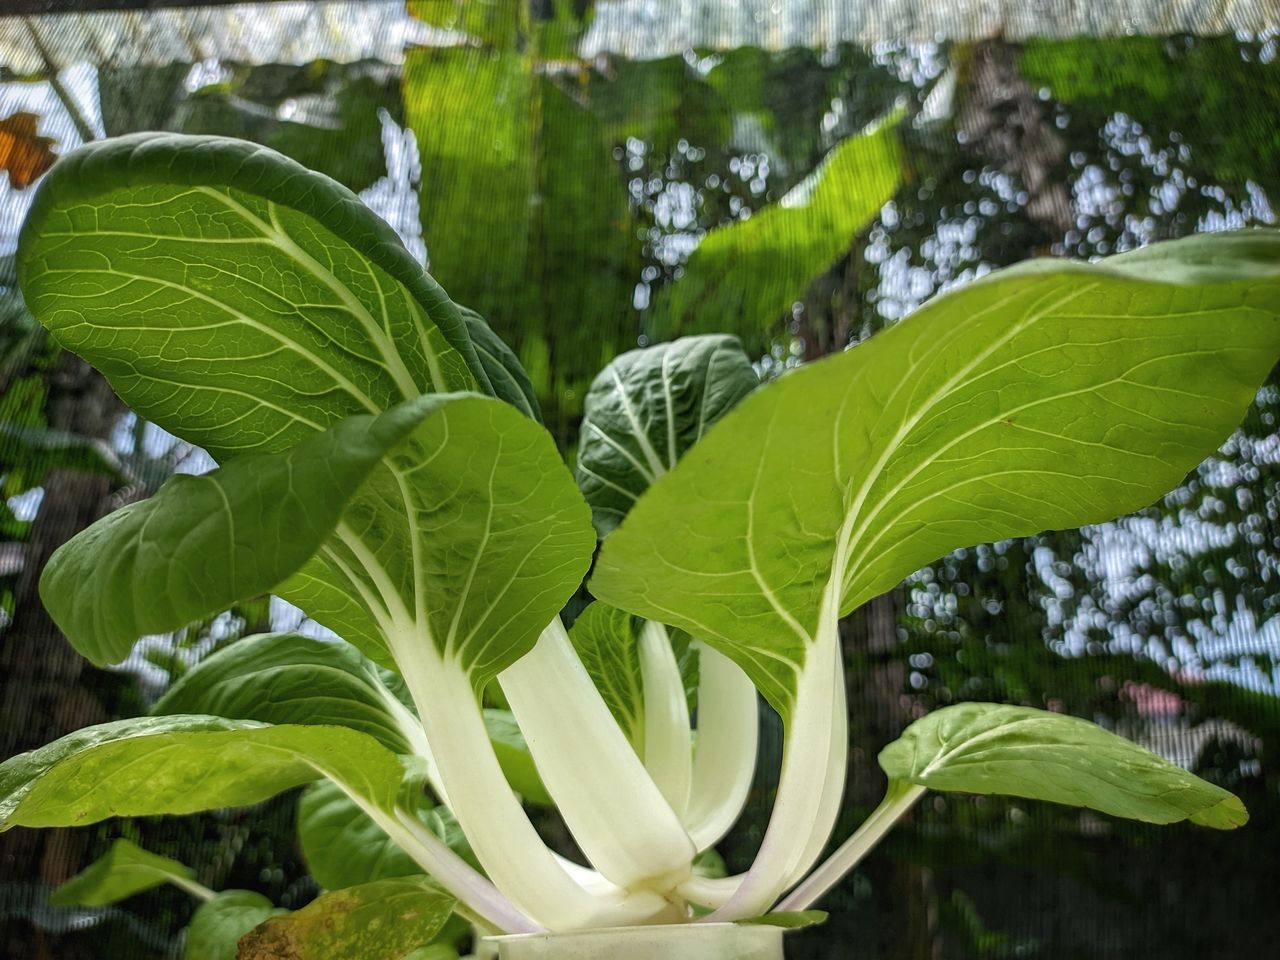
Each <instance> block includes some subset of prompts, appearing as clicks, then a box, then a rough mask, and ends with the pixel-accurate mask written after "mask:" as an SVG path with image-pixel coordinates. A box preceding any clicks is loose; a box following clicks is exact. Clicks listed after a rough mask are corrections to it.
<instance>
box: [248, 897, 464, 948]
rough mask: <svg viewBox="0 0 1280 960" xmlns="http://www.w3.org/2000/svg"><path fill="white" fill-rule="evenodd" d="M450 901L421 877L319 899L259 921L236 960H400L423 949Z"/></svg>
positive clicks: (448, 910)
mask: <svg viewBox="0 0 1280 960" xmlns="http://www.w3.org/2000/svg"><path fill="white" fill-rule="evenodd" d="M453 905H454V899H453V898H452V897H451V896H449V895H448V894H447V893H445V892H444V891H443V890H441V889H440V888H439V887H437V886H435V885H434V884H433V883H431V882H430V881H429V880H427V879H426V878H425V877H397V878H394V879H388V880H376V881H374V882H373V883H366V884H362V885H360V886H358V887H348V888H347V889H345V890H335V891H333V892H331V893H324V894H321V895H320V896H319V897H317V898H316V899H315V900H313V901H312V902H311V903H309V904H307V905H306V906H305V907H303V908H302V909H301V910H298V911H295V912H293V913H287V914H281V915H277V916H274V917H271V918H270V919H268V920H266V921H264V922H263V923H262V924H261V925H260V926H258V927H257V928H256V929H254V930H253V931H252V932H251V933H248V934H246V935H245V936H244V937H243V938H241V940H240V950H239V952H238V954H237V955H236V956H237V960H280V958H284V957H288V958H290V960H348V958H356V957H358V958H359V960H401V958H402V957H404V955H405V954H406V953H408V952H409V951H410V950H416V949H418V948H420V947H425V946H427V945H428V944H430V943H431V941H432V940H434V939H435V937H436V935H437V934H438V933H439V932H440V930H441V928H442V927H443V926H444V924H445V921H446V920H448V919H449V914H450V913H451V912H452V910H453Z"/></svg>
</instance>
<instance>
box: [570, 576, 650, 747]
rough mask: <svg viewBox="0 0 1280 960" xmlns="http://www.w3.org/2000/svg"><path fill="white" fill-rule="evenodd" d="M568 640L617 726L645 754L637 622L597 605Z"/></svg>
mask: <svg viewBox="0 0 1280 960" xmlns="http://www.w3.org/2000/svg"><path fill="white" fill-rule="evenodd" d="M569 639H570V640H571V641H572V642H573V648H574V650H575V651H577V654H578V659H580V660H581V661H582V665H583V666H584V667H586V670H587V673H588V674H589V675H590V677H591V682H592V683H593V684H595V688H596V689H597V690H599V691H600V696H601V698H602V699H603V700H604V702H605V705H606V706H608V708H609V712H610V713H612V714H613V718H614V719H615V720H617V721H618V726H619V727H621V728H622V732H623V733H625V734H626V735H627V739H628V740H629V741H630V742H631V745H632V746H633V747H635V748H636V750H637V752H640V751H642V750H643V744H644V678H643V677H642V676H641V673H640V635H639V632H638V631H637V630H636V625H635V618H634V617H632V616H631V614H629V613H627V612H626V611H625V610H619V609H618V608H617V607H611V606H609V605H608V604H607V603H600V602H598V601H597V602H596V603H592V604H590V605H589V606H588V607H587V608H586V609H585V610H583V611H582V613H580V614H579V615H578V619H577V620H575V621H574V622H573V628H572V629H571V630H570V631H569Z"/></svg>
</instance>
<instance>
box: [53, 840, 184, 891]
mask: <svg viewBox="0 0 1280 960" xmlns="http://www.w3.org/2000/svg"><path fill="white" fill-rule="evenodd" d="M195 877H196V873H195V871H194V870H192V869H191V868H190V867H188V866H186V865H185V864H182V863H179V862H178V861H177V860H171V859H169V858H168V857H162V856H160V855H159V854H157V853H152V852H151V851H149V850H144V849H142V847H140V846H138V845H137V844H136V843H134V842H133V841H132V840H127V839H125V838H123V837H122V838H120V839H119V840H116V841H115V842H114V843H112V844H111V848H110V849H109V850H108V851H107V852H106V853H105V854H103V855H102V856H101V857H99V858H98V859H97V860H95V861H94V862H93V863H91V864H89V866H87V867H85V868H84V869H83V870H81V871H80V872H79V873H77V874H76V875H75V876H74V877H72V878H71V879H70V880H68V881H67V882H66V883H64V884H62V885H61V886H60V887H58V889H57V890H55V891H53V893H51V894H49V905H50V906H54V907H62V906H68V905H72V904H74V905H76V906H81V907H102V906H106V905H107V904H110V903H115V902H116V901H118V900H124V899H125V898H126V897H132V896H133V895H134V894H135V893H142V892H143V891H144V890H150V889H152V888H153V887H158V886H160V885H161V884H164V883H176V884H177V885H178V886H183V885H184V884H187V883H190V882H191V881H193V880H195Z"/></svg>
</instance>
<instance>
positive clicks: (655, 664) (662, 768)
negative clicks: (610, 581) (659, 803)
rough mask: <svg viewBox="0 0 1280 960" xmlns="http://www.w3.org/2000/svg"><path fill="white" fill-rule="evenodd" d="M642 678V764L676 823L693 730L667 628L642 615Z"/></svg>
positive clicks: (685, 797) (685, 795) (684, 805)
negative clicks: (663, 798) (645, 618)
mask: <svg viewBox="0 0 1280 960" xmlns="http://www.w3.org/2000/svg"><path fill="white" fill-rule="evenodd" d="M639 653H640V675H641V677H642V678H643V681H644V766H645V769H646V770H648V771H649V775H650V776H651V777H652V778H653V782H654V783H656V784H657V785H658V789H659V790H660V791H661V792H662V795H663V797H665V798H666V801H667V803H669V804H670V805H671V809H672V811H674V812H675V814H676V816H677V817H679V818H680V820H681V821H682V823H683V822H684V820H685V814H686V811H687V810H688V807H689V791H690V786H691V782H692V780H693V733H692V730H691V728H690V726H689V703H688V701H687V700H686V699H685V692H684V680H683V679H682V678H681V676H680V664H679V663H677V662H676V655H675V651H674V650H672V648H671V639H670V637H668V636H667V629H666V627H664V626H663V625H662V624H660V623H656V622H654V621H652V620H650V621H647V622H646V623H645V625H644V627H643V628H642V629H641V631H640V638H639Z"/></svg>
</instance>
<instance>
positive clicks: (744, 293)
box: [651, 113, 903, 342]
mask: <svg viewBox="0 0 1280 960" xmlns="http://www.w3.org/2000/svg"><path fill="white" fill-rule="evenodd" d="M900 116H901V113H896V114H894V115H893V116H891V117H889V118H887V119H886V120H885V121H883V122H881V123H880V124H877V125H875V126H873V127H872V128H870V129H869V130H867V131H866V132H864V133H861V134H855V135H854V136H851V137H848V138H846V139H845V140H843V141H841V142H840V143H839V144H837V145H836V146H835V147H834V148H832V150H831V152H830V153H829V154H827V156H826V158H825V159H824V160H823V161H822V163H821V164H820V165H819V166H818V168H817V169H816V170H814V171H813V173H811V174H810V175H809V176H808V177H806V178H805V179H804V180H802V181H801V182H800V183H799V184H797V185H796V186H795V187H794V188H793V189H792V190H790V191H788V192H787V193H786V195H784V196H783V197H782V199H781V200H779V201H778V202H777V203H775V204H773V205H772V206H768V207H765V208H764V209H762V210H757V211H755V212H754V213H753V214H752V215H751V217H750V218H748V219H744V220H740V221H738V222H737V223H733V224H730V225H728V226H723V227H719V228H718V229H715V230H712V231H711V232H709V233H708V234H707V235H706V237H705V238H704V239H703V241H702V242H701V243H700V244H698V246H697V248H696V249H695V250H694V251H693V254H692V255H691V256H690V257H689V262H688V263H687V264H685V268H684V275H683V276H682V277H681V278H680V279H679V280H676V281H675V282H673V283H671V284H670V285H668V286H667V287H664V288H663V289H662V291H661V292H660V293H659V295H658V296H657V297H656V298H655V300H654V304H653V317H652V321H651V322H652V324H653V329H654V331H655V332H656V333H657V334H658V335H659V336H671V335H675V334H680V333H696V332H699V331H709V330H724V329H726V328H727V329H730V330H732V331H733V332H740V333H741V335H742V336H743V337H744V338H748V337H749V338H751V339H752V340H753V341H756V342H767V336H768V334H770V333H776V332H777V328H778V327H780V326H781V323H780V321H781V320H782V318H783V317H789V316H790V313H791V305H792V304H793V303H795V302H796V301H797V300H798V299H800V297H801V295H803V294H804V292H805V289H806V288H807V287H808V286H809V284H810V283H811V282H812V281H814V280H816V279H817V278H818V277H819V276H821V275H822V274H823V273H824V272H826V271H827V270H828V269H829V268H830V267H831V266H832V265H833V264H834V263H835V262H836V261H837V260H838V259H839V258H840V257H842V256H844V255H845V254H846V253H847V252H848V251H849V248H850V247H851V246H852V244H853V239H854V236H855V235H856V234H857V233H858V231H859V230H861V229H862V228H863V227H865V226H866V225H867V224H868V223H869V222H870V221H871V220H872V218H874V217H875V216H876V214H878V213H879V212H880V208H881V207H883V206H884V205H885V203H887V202H888V201H889V200H891V199H892V198H893V195H894V193H895V192H896V191H897V189H898V185H899V184H900V183H901V182H902V171H903V162H902V149H901V147H900V145H899V142H898V134H897V131H896V130H895V129H894V127H895V125H896V123H897V120H898V119H899V117H900Z"/></svg>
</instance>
